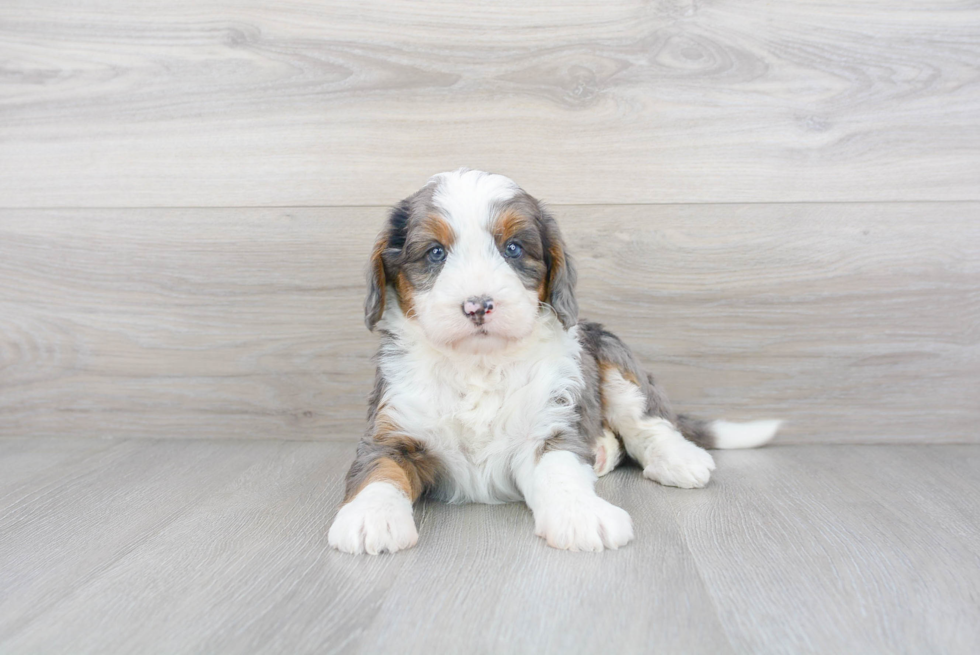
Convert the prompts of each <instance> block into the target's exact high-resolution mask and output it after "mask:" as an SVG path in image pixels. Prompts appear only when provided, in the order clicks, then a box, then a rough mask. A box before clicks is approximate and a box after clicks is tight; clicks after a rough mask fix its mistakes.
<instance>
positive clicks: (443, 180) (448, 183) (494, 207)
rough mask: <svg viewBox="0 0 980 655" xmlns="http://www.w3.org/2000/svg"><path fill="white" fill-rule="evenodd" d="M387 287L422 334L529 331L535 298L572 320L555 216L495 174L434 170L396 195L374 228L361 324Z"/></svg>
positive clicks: (469, 342) (568, 272)
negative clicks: (411, 190)
mask: <svg viewBox="0 0 980 655" xmlns="http://www.w3.org/2000/svg"><path fill="white" fill-rule="evenodd" d="M389 288H390V289H391V292H392V293H393V295H394V297H395V298H396V299H397V302H398V305H399V307H400V308H401V311H402V313H403V314H404V315H405V316H406V317H407V318H408V319H409V320H413V321H417V322H418V324H419V325H420V326H421V328H422V330H423V332H424V334H425V336H426V338H427V339H429V341H431V342H433V343H436V344H439V345H443V346H451V347H466V346H474V347H477V348H479V349H487V348H493V347H495V346H500V345H504V344H506V343H508V342H513V341H518V340H520V339H523V338H524V337H526V336H528V335H529V334H530V333H531V331H532V329H533V327H534V321H535V318H536V317H537V315H538V312H539V311H540V308H541V307H542V306H547V307H549V308H550V310H552V311H554V312H555V314H557V316H558V318H559V319H560V320H561V322H562V324H563V325H564V326H565V328H566V329H567V328H570V327H572V326H573V325H575V323H576V321H577V320H578V303H577V302H576V300H575V269H574V267H573V265H572V262H571V260H570V259H569V257H568V254H567V253H566V252H565V245H564V242H563V241H562V238H561V233H560V232H559V230H558V225H557V223H555V220H554V219H553V218H552V217H551V216H549V215H548V214H547V213H546V212H545V211H544V210H543V209H542V207H541V205H540V203H539V202H538V201H537V200H535V199H534V198H532V197H531V196H530V195H528V194H527V193H525V192H524V191H523V190H521V189H520V187H518V186H517V185H516V184H514V182H513V181H511V180H510V179H508V178H506V177H503V176H502V175H491V174H489V173H483V172H480V171H468V170H460V171H455V172H452V173H441V174H439V175H436V176H435V177H433V178H432V179H430V180H429V182H428V184H426V186H425V187H423V188H422V189H421V190H419V191H418V192H416V193H415V194H414V195H412V196H410V197H409V198H406V199H405V200H403V201H402V202H400V203H399V204H398V205H397V206H396V207H395V208H394V209H393V210H392V212H391V215H390V216H389V218H388V223H387V225H386V226H385V228H384V230H382V232H381V234H380V235H379V236H378V240H377V243H376V244H375V247H374V252H373V253H372V256H371V263H370V268H369V272H368V296H367V301H366V303H365V307H364V316H365V322H366V323H367V326H368V328H369V329H372V330H373V329H374V326H375V325H376V324H377V323H378V321H379V320H381V317H382V316H383V315H384V311H385V303H386V299H387V298H388V297H390V296H389V292H388V289H389Z"/></svg>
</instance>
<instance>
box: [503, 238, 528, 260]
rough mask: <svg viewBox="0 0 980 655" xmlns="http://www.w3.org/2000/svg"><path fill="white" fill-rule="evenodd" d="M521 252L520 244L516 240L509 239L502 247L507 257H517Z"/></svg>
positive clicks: (522, 251) (522, 252)
mask: <svg viewBox="0 0 980 655" xmlns="http://www.w3.org/2000/svg"><path fill="white" fill-rule="evenodd" d="M523 254H524V249H523V248H521V244H519V243H517V242H516V241H511V242H510V243H508V244H507V246H506V247H505V248H504V255H505V256H507V257H512V258H514V259H517V258H518V257H520V256H521V255H523Z"/></svg>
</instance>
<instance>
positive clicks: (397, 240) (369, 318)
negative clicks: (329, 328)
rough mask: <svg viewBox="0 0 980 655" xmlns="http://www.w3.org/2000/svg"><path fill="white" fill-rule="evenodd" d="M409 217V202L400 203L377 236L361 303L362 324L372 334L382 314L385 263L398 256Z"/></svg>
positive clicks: (386, 281) (384, 289) (386, 285)
mask: <svg viewBox="0 0 980 655" xmlns="http://www.w3.org/2000/svg"><path fill="white" fill-rule="evenodd" d="M408 213H409V204H408V200H403V201H401V202H400V203H398V205H397V206H395V207H394V208H393V209H392V210H391V214H389V216H388V223H387V224H386V225H385V228H384V229H383V230H382V231H381V234H379V235H378V240H377V241H375V243H374V250H373V251H372V252H371V261H370V262H369V263H368V271H367V280H368V292H367V298H366V299H365V300H364V324H365V325H367V328H368V329H369V330H372V331H373V330H374V326H375V325H377V324H378V321H380V320H381V317H382V316H383V315H384V313H385V296H386V295H387V287H388V278H389V275H388V274H387V273H386V266H387V262H386V259H389V258H390V257H391V255H392V251H394V252H396V253H397V252H398V251H400V250H401V248H402V246H403V245H404V244H405V228H406V226H407V224H408Z"/></svg>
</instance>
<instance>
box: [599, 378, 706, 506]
mask: <svg viewBox="0 0 980 655" xmlns="http://www.w3.org/2000/svg"><path fill="white" fill-rule="evenodd" d="M630 377H631V378H632V377H633V376H632V375H630ZM601 385H602V400H603V419H604V420H605V422H606V424H607V425H608V426H609V427H611V428H612V429H613V430H615V431H616V432H617V433H619V435H620V436H621V437H622V438H623V444H624V445H625V446H626V452H628V453H629V455H630V457H632V458H633V459H635V460H636V461H637V462H639V463H640V465H641V466H642V467H643V475H644V477H647V478H649V479H651V480H654V481H655V482H659V483H660V484H663V485H667V486H670V487H683V488H685V489H692V488H696V487H703V486H704V485H706V484H708V479H709V478H710V477H711V472H712V471H714V470H715V462H714V460H713V459H712V458H711V455H709V454H708V452H707V451H706V450H704V449H703V448H701V447H699V446H697V445H695V444H694V443H692V442H690V441H688V440H687V439H685V438H684V436H683V435H682V434H681V433H680V431H679V430H678V429H677V427H676V426H675V425H674V424H673V423H672V422H671V421H670V420H668V419H666V418H663V417H662V416H654V415H651V412H650V409H649V408H650V405H651V402H650V401H651V399H650V398H648V397H647V395H648V394H647V392H645V390H644V389H643V388H641V386H640V385H639V384H638V383H637V382H636V381H634V380H633V379H627V378H626V377H624V376H623V373H622V371H621V370H620V369H619V368H618V367H617V366H614V365H606V366H602V367H601ZM648 391H649V393H651V394H652V393H654V391H653V390H652V389H650V390H648ZM654 400H655V399H654Z"/></svg>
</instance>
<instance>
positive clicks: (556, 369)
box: [380, 332, 583, 502]
mask: <svg viewBox="0 0 980 655" xmlns="http://www.w3.org/2000/svg"><path fill="white" fill-rule="evenodd" d="M579 353H580V348H579V346H578V342H577V340H575V339H574V337H570V335H568V334H566V333H564V332H560V333H558V335H557V336H556V337H555V338H552V339H546V340H542V341H540V342H538V343H536V344H534V345H533V347H529V348H525V349H522V350H521V351H519V352H511V353H506V356H502V355H501V354H496V355H495V356H493V357H490V356H485V357H474V356H470V357H466V356H459V357H453V356H446V354H445V353H441V352H433V351H432V350H431V349H429V348H426V347H424V346H421V347H418V348H414V349H413V348H410V349H407V350H404V351H402V352H400V353H399V354H398V355H397V356H389V357H382V359H381V362H380V364H381V368H382V373H383V375H384V377H385V380H386V390H385V394H384V398H383V402H384V404H385V409H386V411H387V412H389V413H390V414H391V416H392V418H393V419H394V420H395V421H396V422H397V423H398V425H399V426H400V427H402V428H403V429H404V430H405V431H406V433H408V434H409V435H410V436H412V437H413V438H415V439H418V440H419V441H421V442H423V443H424V444H426V446H427V447H429V448H430V449H432V451H433V452H434V453H435V454H436V455H437V456H438V457H439V458H440V460H441V461H442V463H443V465H444V466H446V467H447V468H448V469H450V470H451V472H452V476H451V477H452V478H453V480H454V481H455V487H454V488H453V489H452V490H450V491H449V494H448V495H449V496H450V497H451V499H453V500H467V501H479V502H495V501H502V500H515V499H517V498H519V497H520V494H519V492H518V491H517V490H516V489H515V488H514V485H513V482H512V477H513V476H512V475H511V470H510V468H511V467H512V466H513V465H514V462H515V461H518V460H522V459H524V458H527V457H531V456H533V454H534V453H536V452H537V451H538V449H539V448H540V445H541V443H542V442H543V441H544V440H546V439H548V438H549V437H551V436H553V435H554V434H555V433H556V432H558V431H561V430H569V429H574V426H575V424H576V422H577V415H576V413H575V412H576V410H575V402H574V399H575V398H576V397H577V395H578V394H579V393H580V390H581V388H582V386H583V383H582V377H581V372H580V366H579Z"/></svg>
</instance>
